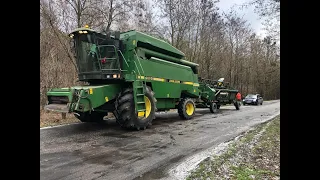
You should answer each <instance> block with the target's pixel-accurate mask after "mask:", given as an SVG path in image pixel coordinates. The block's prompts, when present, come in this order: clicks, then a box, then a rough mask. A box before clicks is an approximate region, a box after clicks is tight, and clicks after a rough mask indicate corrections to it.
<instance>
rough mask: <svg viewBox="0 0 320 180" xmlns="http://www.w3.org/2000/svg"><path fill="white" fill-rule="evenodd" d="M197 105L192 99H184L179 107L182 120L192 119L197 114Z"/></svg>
mask: <svg viewBox="0 0 320 180" xmlns="http://www.w3.org/2000/svg"><path fill="white" fill-rule="evenodd" d="M195 107H196V106H195V104H194V102H193V100H192V99H190V98H183V99H181V100H180V102H179V105H178V113H179V116H180V118H182V119H186V120H188V119H191V118H192V117H193V115H194V112H195Z"/></svg>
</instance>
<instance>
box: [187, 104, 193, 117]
mask: <svg viewBox="0 0 320 180" xmlns="http://www.w3.org/2000/svg"><path fill="white" fill-rule="evenodd" d="M193 112H194V106H193V104H192V103H190V102H189V103H187V105H186V113H187V114H188V115H189V116H191V115H192V114H193Z"/></svg>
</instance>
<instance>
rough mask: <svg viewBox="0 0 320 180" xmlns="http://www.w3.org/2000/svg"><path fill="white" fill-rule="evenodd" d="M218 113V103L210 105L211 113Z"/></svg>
mask: <svg viewBox="0 0 320 180" xmlns="http://www.w3.org/2000/svg"><path fill="white" fill-rule="evenodd" d="M217 111H218V105H217V104H216V103H210V112H211V113H217Z"/></svg>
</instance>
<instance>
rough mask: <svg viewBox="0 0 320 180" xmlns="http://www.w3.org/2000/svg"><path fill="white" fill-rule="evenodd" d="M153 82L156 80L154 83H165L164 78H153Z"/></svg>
mask: <svg viewBox="0 0 320 180" xmlns="http://www.w3.org/2000/svg"><path fill="white" fill-rule="evenodd" d="M152 80H154V81H162V82H164V81H165V80H164V79H163V78H152Z"/></svg>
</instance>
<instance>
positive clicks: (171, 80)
mask: <svg viewBox="0 0 320 180" xmlns="http://www.w3.org/2000/svg"><path fill="white" fill-rule="evenodd" d="M169 82H172V83H180V81H177V80H173V79H170V80H169Z"/></svg>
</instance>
